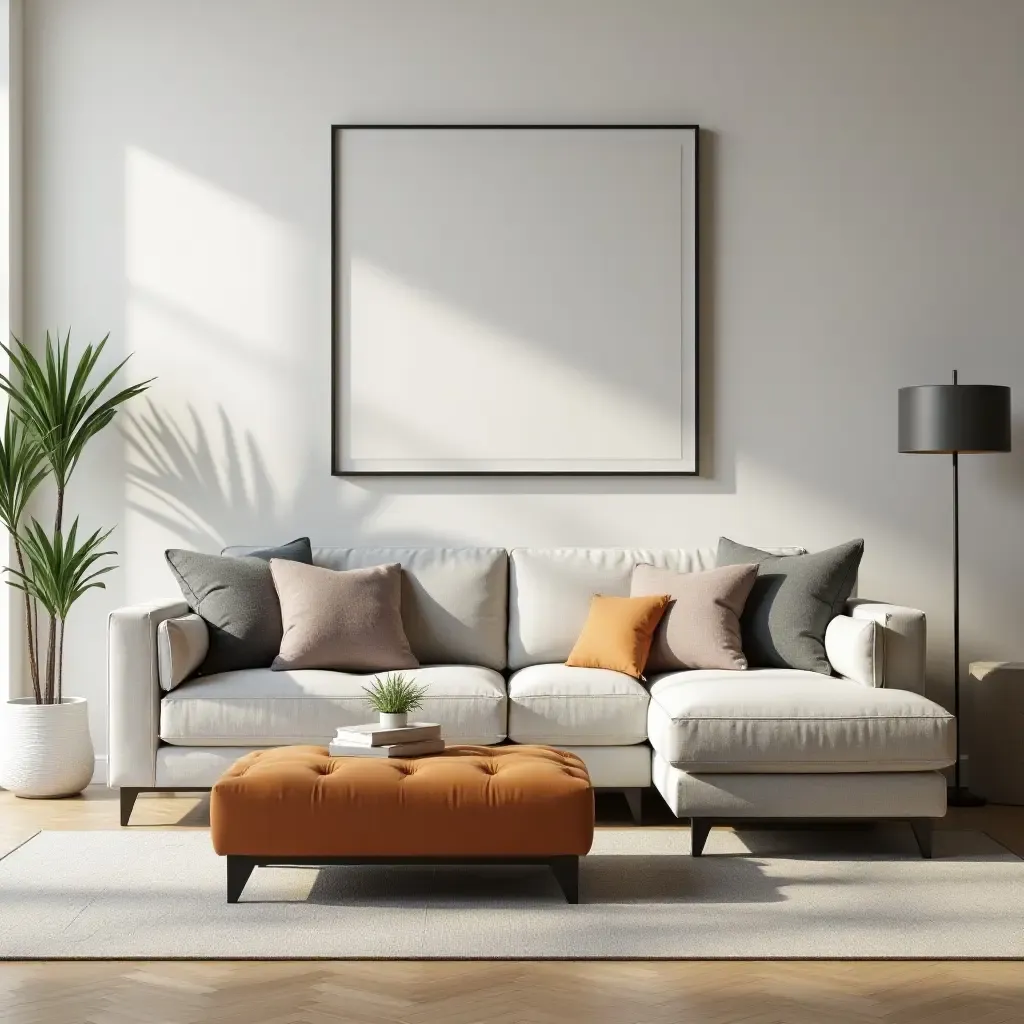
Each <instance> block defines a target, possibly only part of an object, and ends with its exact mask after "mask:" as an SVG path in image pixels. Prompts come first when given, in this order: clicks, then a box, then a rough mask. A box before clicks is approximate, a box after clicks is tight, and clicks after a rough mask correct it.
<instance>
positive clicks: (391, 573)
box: [270, 558, 420, 672]
mask: <svg viewBox="0 0 1024 1024" xmlns="http://www.w3.org/2000/svg"><path fill="white" fill-rule="evenodd" d="M270 571H271V573H272V574H273V577H274V586H275V587H277V596H278V598H279V599H280V601H281V622H282V625H283V628H284V633H283V636H282V637H281V650H280V653H279V654H278V655H277V657H276V658H275V659H274V664H273V665H271V668H273V669H275V670H278V671H280V670H282V669H293V668H325V669H335V670H337V671H339V672H384V671H388V670H392V669H400V668H419V664H420V663H419V662H418V661H417V660H416V657H415V655H414V654H413V653H412V649H411V648H410V647H409V640H408V638H407V637H406V635H405V627H404V626H403V625H402V567H401V565H399V564H398V563H397V562H390V563H388V564H387V565H373V566H369V567H368V568H365V569H341V570H336V569H323V568H321V567H320V566H318V565H296V564H295V563H294V562H283V561H280V560H278V559H276V558H275V559H272V560H271V562H270Z"/></svg>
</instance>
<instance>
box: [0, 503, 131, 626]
mask: <svg viewBox="0 0 1024 1024" xmlns="http://www.w3.org/2000/svg"><path fill="white" fill-rule="evenodd" d="M112 532H113V531H112V530H107V531H106V532H101V531H99V530H97V531H96V532H95V533H93V534H91V535H90V536H89V537H87V538H86V539H85V540H83V541H81V542H79V540H78V519H77V517H76V519H75V521H74V522H73V523H72V524H71V529H70V530H68V532H67V535H66V536H65V535H64V533H63V531H61V530H55V531H54V532H53V533H52V534H50V533H47V531H46V530H45V529H44V528H43V526H42V525H41V524H40V522H39V520H38V519H33V520H32V522H31V523H29V525H28V526H27V527H26V528H25V530H24V533H23V534H22V536H21V544H22V547H23V548H24V551H25V560H26V568H25V571H21V570H19V569H8V572H9V573H10V574H11V576H12V577H14V578H13V579H12V580H11V581H10V583H11V586H12V587H17V588H18V589H19V590H24V591H25V592H26V593H28V594H30V595H31V596H32V597H34V598H35V599H36V600H37V601H38V602H39V603H40V604H41V605H42V606H43V608H45V609H46V612H47V614H48V615H49V616H50V617H51V618H52V619H56V620H59V621H62V620H64V619H66V618H67V617H68V612H70V611H71V606H72V605H73V604H74V603H75V602H76V601H77V600H78V599H79V598H80V597H81V596H82V595H83V594H84V593H85V592H86V591H87V590H91V589H93V588H94V587H99V588H103V587H104V586H105V584H103V583H101V582H99V581H98V580H97V578H96V577H98V576H102V575H103V574H104V573H108V572H110V571H111V570H112V569H114V568H115V567H114V566H113V565H106V566H102V567H100V568H98V569H93V566H94V565H95V564H96V563H97V562H98V561H99V560H100V559H102V558H109V557H112V556H114V555H116V554H117V552H116V551H105V550H102V549H101V545H102V544H103V543H104V542H105V541H106V539H107V538H108V537H109V536H110V534H111V533H112ZM90 570H92V571H91V572H90Z"/></svg>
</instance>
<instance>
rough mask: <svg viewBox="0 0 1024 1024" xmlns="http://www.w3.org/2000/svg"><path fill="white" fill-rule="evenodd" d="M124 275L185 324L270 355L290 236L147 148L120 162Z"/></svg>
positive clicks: (282, 303)
mask: <svg viewBox="0 0 1024 1024" xmlns="http://www.w3.org/2000/svg"><path fill="white" fill-rule="evenodd" d="M125 205H126V209H125V231H126V238H125V273H126V276H127V279H128V282H129V284H130V285H131V286H132V287H133V288H136V289H141V290H143V291H145V292H146V293H148V294H150V295H152V296H154V297H156V298H158V299H160V300H163V301H165V302H166V303H168V304H170V305H171V306H173V307H177V308H179V309H180V310H182V311H183V313H184V314H186V315H187V316H188V317H189V318H191V319H193V320H197V321H200V322H202V323H203V324H205V325H208V326H210V327H213V328H216V329H217V330H219V331H221V332H224V333H226V334H229V335H231V336H232V337H234V338H237V339H240V340H242V341H244V343H245V345H246V346H247V347H255V348H257V349H259V350H262V351H263V352H264V353H267V354H269V353H272V351H273V349H274V345H275V343H276V342H277V341H278V339H279V337H280V334H281V332H282V331H283V330H284V328H285V325H286V323H287V320H288V313H289V310H288V303H287V294H286V292H285V290H284V289H283V288H282V281H283V280H288V279H289V277H290V274H289V271H290V269H291V265H292V259H293V257H294V252H295V247H296V241H295V237H294V230H293V229H292V228H290V227H288V226H287V225H285V224H283V223H281V222H280V221H278V220H276V219H275V218H273V217H271V216H269V215H268V214H267V213H266V212H264V211H263V210H261V209H259V208H258V207H256V206H254V205H253V204H251V203H248V202H246V201H244V200H242V199H240V198H239V197H238V196H236V195H232V194H231V193H230V192H227V191H225V190H224V189H221V188H217V187H216V186H215V185H212V184H210V183H209V182H208V181H204V180H203V179H202V178H199V177H197V176H196V175H194V174H190V173H189V172H187V171H184V170H182V169H181V168H179V167H176V166H174V165H173V164H170V163H168V162H167V161H165V160H161V159H160V158H159V157H156V156H154V155H153V154H151V153H148V152H146V151H144V150H141V149H138V148H135V147H129V148H128V150H127V152H126V156H125Z"/></svg>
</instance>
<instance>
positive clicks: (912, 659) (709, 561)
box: [108, 548, 955, 853]
mask: <svg viewBox="0 0 1024 1024" xmlns="http://www.w3.org/2000/svg"><path fill="white" fill-rule="evenodd" d="M781 550H782V552H783V553H785V552H792V553H796V552H797V551H798V550H799V549H781ZM245 551H246V549H244V548H237V549H229V551H228V553H230V554H244V553H245ZM313 555H314V563H315V564H317V565H322V566H326V567H328V568H334V569H350V568H358V567H363V566H369V565H378V564H383V563H388V562H400V563H401V564H402V567H403V570H404V573H403V595H402V617H403V621H404V624H405V628H406V633H407V635H408V637H409V641H410V644H411V646H412V649H413V651H414V653H415V654H416V655H417V657H418V658H419V660H420V662H421V664H422V665H423V666H424V667H423V668H421V669H418V670H416V673H415V674H416V678H417V681H418V682H419V683H420V684H422V685H424V686H426V687H427V689H428V696H427V700H426V704H425V707H424V709H423V712H422V716H423V717H424V718H426V719H429V720H434V721H439V722H441V723H442V725H443V726H444V733H445V737H446V739H447V740H448V742H450V743H472V744H498V743H503V742H512V743H543V744H548V745H551V746H555V747H559V748H561V749H566V750H571V751H574V752H575V753H577V754H579V755H580V756H581V757H582V758H583V760H584V761H585V762H586V764H587V767H588V769H589V771H590V774H591V778H592V780H593V783H594V786H595V787H597V788H609V789H618V790H622V791H624V792H625V793H626V795H627V797H628V798H629V799H630V805H631V807H632V809H633V812H634V815H636V816H639V808H640V799H639V798H640V794H641V793H642V791H643V790H644V789H645V788H647V787H648V786H650V785H651V784H652V783H653V785H654V786H655V787H656V788H657V789H658V791H659V792H660V793H661V795H662V796H663V797H664V799H665V800H666V802H667V803H668V805H669V806H670V807H671V809H672V810H673V811H674V813H675V814H676V815H677V816H679V817H686V818H690V819H692V821H693V824H694V846H693V850H694V853H700V851H701V848H702V847H703V841H704V838H706V835H707V829H708V828H709V827H710V825H711V824H713V823H715V822H717V821H722V822H728V821H733V820H736V819H740V818H821V817H828V818H836V817H867V818H905V819H908V820H911V821H912V822H913V823H914V824H915V831H916V833H917V834H918V839H919V841H920V842H921V845H922V852H925V853H927V852H928V834H929V833H928V828H927V823H928V822H929V821H930V820H931V819H932V818H936V817H940V816H941V815H943V814H944V813H945V807H946V804H945V799H946V788H945V780H944V777H943V775H942V773H941V769H943V768H945V767H946V766H948V765H950V764H951V763H952V761H953V757H954V754H953V751H954V729H955V722H954V720H953V718H952V716H951V715H949V714H948V713H947V712H946V711H945V710H944V709H942V708H941V707H939V706H938V705H937V704H934V703H933V702H931V701H929V700H928V699H926V698H925V697H924V695H923V684H924V658H925V620H924V615H923V614H922V613H921V612H919V611H915V610H913V609H909V608H900V607H896V606H893V605H888V604H881V603H877V602H869V601H857V600H855V601H851V602H850V604H849V607H848V609H847V615H844V616H839V617H837V619H836V620H834V621H833V623H832V625H830V627H829V630H828V633H827V635H826V650H827V653H828V655H829V659H830V661H831V662H832V664H833V665H834V666H835V667H836V669H837V671H841V672H843V675H842V676H840V675H836V676H832V677H829V676H824V675H820V674H817V673H811V672H800V671H791V670H778V669H749V670H747V671H745V672H725V671H688V672H675V673H670V674H668V675H662V676H655V677H652V678H650V679H648V680H646V681H644V682H639V681H637V680H635V679H632V678H630V677H629V676H625V675H622V674H619V673H617V672H610V671H604V670H598V669H584V668H569V667H566V666H565V665H564V664H563V662H564V661H565V659H566V658H567V657H568V654H569V651H570V649H571V648H572V646H573V644H574V642H575V641H576V638H577V637H578V635H579V633H580V630H581V629H582V627H583V623H584V621H585V620H586V617H587V613H588V609H589V605H590V599H591V597H592V595H593V594H595V593H602V594H613V595H628V593H629V586H630V577H631V574H632V570H633V566H634V565H636V564H637V563H639V562H647V563H650V564H653V565H656V566H661V567H664V568H670V569H674V570H677V571H700V570H704V569H710V568H713V567H714V557H715V556H714V551H713V550H710V549H696V550H691V551H686V550H679V549H672V550H640V549H636V550H634V549H601V548H560V549H537V548H515V549H513V550H512V551H510V552H507V551H506V550H505V549H503V548H319V549H316V548H314V551H313ZM187 613H188V609H187V606H186V605H185V603H184V602H182V601H180V600H179V601H176V600H171V601H160V602H154V603H151V604H148V605H143V606H139V607H132V608H123V609H119V610H118V611H115V612H113V613H112V614H111V616H110V621H109V665H108V688H109V693H108V708H109V755H108V771H109V784H110V785H111V786H113V787H117V788H119V789H120V790H121V811H122V824H126V823H127V820H128V816H129V815H130V813H131V809H132V806H133V804H134V802H135V798H136V797H137V795H138V793H139V792H141V791H144V790H153V789H164V790H189V789H207V788H209V787H210V786H212V785H213V783H214V782H215V781H216V780H217V778H218V777H219V775H220V774H221V773H222V772H223V771H224V770H225V769H226V768H227V767H228V766H229V765H230V764H231V763H232V762H233V761H234V760H235V759H237V758H238V757H241V756H242V754H244V753H246V752H248V751H250V750H253V749H257V748H261V747H268V746H276V745H280V744H289V743H321V744H322V743H326V742H327V741H328V739H329V738H330V737H331V736H332V735H333V733H334V730H335V728H336V727H338V726H339V725H345V724H354V723H357V722H361V721H365V720H366V719H367V715H368V710H367V707H366V704H365V701H364V694H363V691H362V687H363V685H364V684H365V683H366V682H367V680H368V677H366V676H359V675H350V674H347V673H341V672H328V671H319V670H302V671H286V672H274V671H271V670H270V669H269V668H266V669H252V670H247V671H242V672H229V673H223V674H220V675H212V676H206V677H197V678H192V679H188V680H186V681H185V682H182V683H180V685H177V686H173V688H170V687H171V686H172V684H173V682H174V680H171V679H168V678H167V673H168V671H169V670H168V668H167V665H166V659H165V660H164V664H163V665H162V664H161V658H160V656H159V653H160V652H159V650H158V648H159V644H158V639H159V633H160V630H159V626H160V623H161V622H162V621H163V620H165V619H168V618H174V617H182V616H185V615H186V614H187ZM193 626H194V623H193ZM201 629H202V627H201V626H200V630H201ZM191 635H193V636H196V640H195V643H196V644H197V646H198V648H199V649H198V650H197V651H196V660H197V661H198V660H201V654H202V644H203V637H202V636H201V633H200V634H197V633H196V631H195V629H194V628H193V631H192V634H191ZM161 672H163V675H164V678H163V679H161Z"/></svg>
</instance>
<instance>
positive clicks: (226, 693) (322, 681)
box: [160, 665, 506, 747]
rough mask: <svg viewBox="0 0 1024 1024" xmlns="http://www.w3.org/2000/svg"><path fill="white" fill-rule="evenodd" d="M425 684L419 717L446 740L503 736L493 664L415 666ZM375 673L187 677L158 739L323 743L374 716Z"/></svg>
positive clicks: (501, 694) (501, 686)
mask: <svg viewBox="0 0 1024 1024" xmlns="http://www.w3.org/2000/svg"><path fill="white" fill-rule="evenodd" d="M415 675H416V682H417V683H418V684H419V685H421V686H425V687H426V688H427V696H426V697H425V699H424V701H423V708H422V710H420V711H418V712H417V713H416V718H417V719H418V720H420V721H425V722H440V723H441V725H442V733H443V735H444V738H445V740H447V742H449V743H500V742H501V741H502V740H503V739H504V738H505V725H506V711H505V681H504V680H503V679H502V677H501V676H500V675H499V674H498V673H497V672H495V671H494V670H493V669H488V668H481V667H478V666H471V665H438V666H432V667H429V668H420V669H417V670H416V673H415ZM372 679H373V677H372V676H370V675H354V674H351V673H348V672H327V671H322V670H319V669H299V670H295V671H289V672H272V671H271V670H270V669H266V668H261V669H248V670H246V671H243V672H224V673H221V674H219V675H212V676H204V677H200V678H199V679H193V680H191V681H189V682H187V683H182V685H181V686H179V687H178V688H177V689H176V690H173V691H172V692H171V693H169V694H167V696H166V697H164V699H163V700H162V701H161V704H160V739H161V740H163V742H165V743H174V744H178V745H181V746H201V747H212V746H227V747H244V746H275V745H279V744H286V743H326V742H327V741H328V740H330V738H331V737H332V736H333V735H334V730H335V729H337V728H338V726H341V725H357V724H358V723H360V722H367V721H370V720H371V719H372V712H371V711H370V709H369V707H368V706H367V703H366V694H365V693H364V691H363V687H364V686H366V685H367V684H368V683H369V682H370V681H371V680H372Z"/></svg>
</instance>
